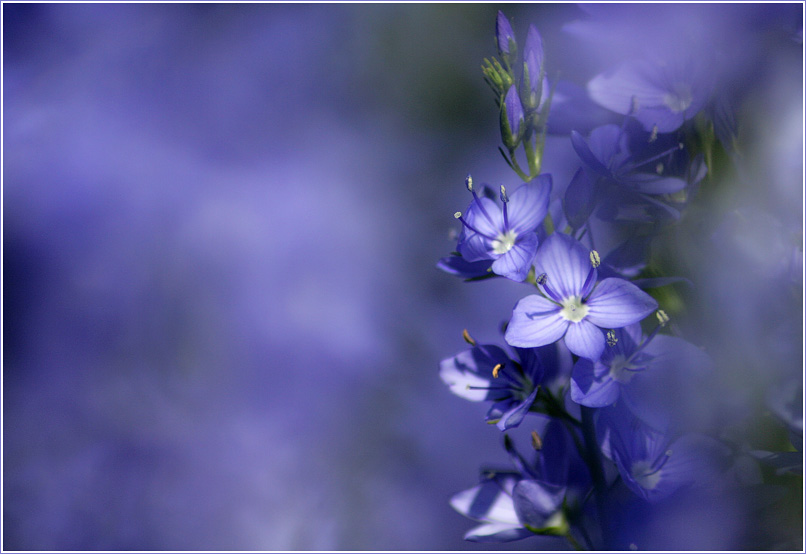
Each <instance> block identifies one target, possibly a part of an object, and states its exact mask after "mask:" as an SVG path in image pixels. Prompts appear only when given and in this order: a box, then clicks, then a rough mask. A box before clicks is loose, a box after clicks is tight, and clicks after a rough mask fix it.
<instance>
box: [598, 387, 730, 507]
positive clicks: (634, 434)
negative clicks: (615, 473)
mask: <svg viewBox="0 0 806 554" xmlns="http://www.w3.org/2000/svg"><path fill="white" fill-rule="evenodd" d="M597 434H598V439H599V442H600V444H601V447H602V452H603V453H604V454H605V456H607V457H608V458H610V459H611V460H613V462H615V464H616V466H617V467H618V470H619V474H620V475H621V477H622V479H623V480H624V483H625V484H626V485H627V487H629V489H630V490H632V491H633V492H634V493H635V494H637V495H638V496H640V497H642V498H643V499H645V500H649V501H652V502H654V501H657V500H661V499H663V498H665V497H667V496H669V495H670V494H672V493H673V492H675V491H676V490H678V489H680V488H681V487H684V486H690V485H694V484H707V483H710V482H713V481H714V480H716V479H718V477H719V474H718V473H717V463H718V462H721V461H723V458H724V455H725V450H724V448H723V446H722V445H720V444H719V443H718V442H717V441H715V440H713V439H710V438H708V437H706V436H704V435H699V434H694V433H690V434H687V435H684V436H682V437H680V438H677V439H673V438H672V437H671V436H669V434H668V433H667V432H665V431H664V430H658V429H654V428H652V427H649V426H648V425H646V424H645V423H643V422H642V421H641V420H640V419H638V418H637V417H635V416H634V415H633V414H632V413H631V412H630V411H629V410H628V409H627V408H626V407H625V406H624V405H622V404H620V403H618V404H616V405H615V406H613V407H609V408H603V409H602V410H601V411H600V412H599V417H598V420H597Z"/></svg>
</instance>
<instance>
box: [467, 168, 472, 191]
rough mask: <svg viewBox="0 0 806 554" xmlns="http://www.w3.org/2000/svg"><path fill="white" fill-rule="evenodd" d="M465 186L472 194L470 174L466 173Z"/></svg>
mask: <svg viewBox="0 0 806 554" xmlns="http://www.w3.org/2000/svg"><path fill="white" fill-rule="evenodd" d="M465 186H466V187H467V190H469V191H470V192H473V177H471V176H470V173H468V174H467V177H465Z"/></svg>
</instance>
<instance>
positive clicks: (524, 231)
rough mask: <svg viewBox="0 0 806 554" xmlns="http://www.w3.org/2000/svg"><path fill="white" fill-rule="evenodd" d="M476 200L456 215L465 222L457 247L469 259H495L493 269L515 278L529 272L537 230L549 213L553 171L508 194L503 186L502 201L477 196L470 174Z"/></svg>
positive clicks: (535, 249)
mask: <svg viewBox="0 0 806 554" xmlns="http://www.w3.org/2000/svg"><path fill="white" fill-rule="evenodd" d="M467 188H468V189H469V190H470V192H471V193H472V194H473V201H472V202H471V203H470V206H469V207H468V209H467V212H465V214H464V216H463V215H462V213H461V212H457V213H456V214H455V217H456V218H457V219H459V220H460V221H461V222H462V224H463V229H462V234H461V235H460V236H459V246H458V250H459V253H460V254H461V255H462V257H463V258H464V259H465V260H466V261H468V262H479V261H481V260H494V261H493V263H492V266H491V269H492V271H493V272H494V273H495V274H497V275H502V276H504V277H507V278H508V279H512V280H513V281H523V280H524V279H526V276H527V275H528V274H529V270H530V269H531V267H532V261H533V260H534V257H535V253H536V252H537V242H538V239H537V235H536V234H535V231H536V230H537V228H538V227H539V226H540V224H541V223H542V222H543V219H544V218H545V217H546V213H547V212H548V206H549V195H550V194H551V175H540V176H538V177H535V178H534V179H532V180H531V181H529V182H528V183H525V184H524V185H521V186H520V187H518V189H517V190H515V192H513V193H512V194H511V195H508V194H507V192H506V189H505V188H504V187H503V186H502V187H501V195H500V197H501V202H502V206H501V208H499V207H498V206H497V205H496V203H495V202H494V201H493V200H491V199H490V198H487V197H485V196H481V197H480V196H478V195H477V194H476V191H475V189H474V188H473V181H472V179H471V178H470V177H469V176H468V178H467Z"/></svg>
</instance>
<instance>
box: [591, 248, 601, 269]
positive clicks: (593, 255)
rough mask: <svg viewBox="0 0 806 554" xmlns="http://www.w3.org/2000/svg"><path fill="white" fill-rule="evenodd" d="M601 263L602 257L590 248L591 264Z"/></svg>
mask: <svg viewBox="0 0 806 554" xmlns="http://www.w3.org/2000/svg"><path fill="white" fill-rule="evenodd" d="M601 263H602V259H601V258H600V257H599V253H598V252H597V251H596V250H591V265H592V266H593V267H599V265H600V264H601Z"/></svg>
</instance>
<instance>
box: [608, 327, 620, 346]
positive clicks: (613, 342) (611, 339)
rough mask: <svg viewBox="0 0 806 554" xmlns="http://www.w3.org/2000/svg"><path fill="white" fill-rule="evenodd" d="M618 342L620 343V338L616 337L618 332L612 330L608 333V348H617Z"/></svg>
mask: <svg viewBox="0 0 806 554" xmlns="http://www.w3.org/2000/svg"><path fill="white" fill-rule="evenodd" d="M617 342H618V337H616V331H615V330H613V329H610V330H609V331H608V332H607V345H608V346H616V343H617Z"/></svg>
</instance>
